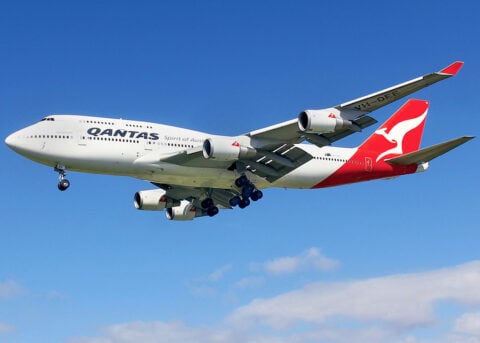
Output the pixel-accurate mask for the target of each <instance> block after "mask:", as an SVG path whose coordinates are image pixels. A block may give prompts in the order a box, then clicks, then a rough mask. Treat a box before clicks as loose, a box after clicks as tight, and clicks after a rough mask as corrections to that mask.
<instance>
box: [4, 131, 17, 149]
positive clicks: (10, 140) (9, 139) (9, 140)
mask: <svg viewBox="0 0 480 343" xmlns="http://www.w3.org/2000/svg"><path fill="white" fill-rule="evenodd" d="M5 144H6V145H8V147H9V148H11V149H13V148H14V147H15V133H12V134H11V135H9V136H8V137H7V138H5Z"/></svg>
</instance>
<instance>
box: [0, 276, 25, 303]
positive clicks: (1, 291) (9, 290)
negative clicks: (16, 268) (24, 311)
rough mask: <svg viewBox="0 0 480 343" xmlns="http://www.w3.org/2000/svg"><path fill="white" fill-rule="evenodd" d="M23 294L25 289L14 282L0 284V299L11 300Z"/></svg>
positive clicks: (8, 281)
mask: <svg viewBox="0 0 480 343" xmlns="http://www.w3.org/2000/svg"><path fill="white" fill-rule="evenodd" d="M22 292H23V287H22V286H20V285H19V284H18V283H16V282H15V281H13V280H6V281H4V282H0V299H10V298H13V297H15V296H17V295H19V294H21V293H22Z"/></svg>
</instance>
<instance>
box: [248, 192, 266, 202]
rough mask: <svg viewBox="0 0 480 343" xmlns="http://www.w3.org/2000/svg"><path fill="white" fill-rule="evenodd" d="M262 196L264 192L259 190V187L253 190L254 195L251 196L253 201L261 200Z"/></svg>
mask: <svg viewBox="0 0 480 343" xmlns="http://www.w3.org/2000/svg"><path fill="white" fill-rule="evenodd" d="M261 198H263V192H262V191H259V190H258V189H256V190H255V191H253V193H252V195H251V196H250V199H252V200H253V201H257V200H260V199H261Z"/></svg>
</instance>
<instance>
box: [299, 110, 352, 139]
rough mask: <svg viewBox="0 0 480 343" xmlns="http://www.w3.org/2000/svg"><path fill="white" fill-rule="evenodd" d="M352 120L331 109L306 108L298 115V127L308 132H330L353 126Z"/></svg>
mask: <svg viewBox="0 0 480 343" xmlns="http://www.w3.org/2000/svg"><path fill="white" fill-rule="evenodd" d="M352 125H353V124H352V122H351V121H350V120H346V119H343V118H341V117H340V115H339V114H335V113H333V111H332V110H331V109H325V110H305V111H303V112H301V113H300V114H299V115H298V127H299V128H300V130H301V131H303V132H307V133H329V132H335V131H336V130H339V129H345V128H351V127H352Z"/></svg>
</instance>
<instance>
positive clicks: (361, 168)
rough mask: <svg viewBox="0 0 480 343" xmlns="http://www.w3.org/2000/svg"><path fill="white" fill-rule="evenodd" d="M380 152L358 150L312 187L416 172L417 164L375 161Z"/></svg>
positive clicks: (323, 186) (331, 185)
mask: <svg viewBox="0 0 480 343" xmlns="http://www.w3.org/2000/svg"><path fill="white" fill-rule="evenodd" d="M377 155H378V153H376V154H371V155H366V154H364V152H357V154H355V155H353V156H352V158H351V159H350V160H349V161H348V162H346V163H345V164H343V165H342V166H341V167H340V168H339V169H337V170H336V171H335V172H334V173H333V174H332V175H330V176H329V177H327V178H326V179H325V180H323V181H322V182H320V183H318V184H316V185H315V186H313V187H312V188H325V187H333V186H340V185H346V184H350V183H356V182H363V181H370V180H375V179H385V178H390V177H395V176H400V175H405V174H412V173H415V171H416V170H417V165H416V164H413V165H408V166H400V165H390V164H388V163H386V162H384V161H383V160H382V161H379V162H375V159H376V157H377Z"/></svg>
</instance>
